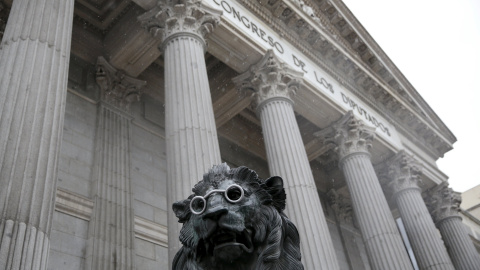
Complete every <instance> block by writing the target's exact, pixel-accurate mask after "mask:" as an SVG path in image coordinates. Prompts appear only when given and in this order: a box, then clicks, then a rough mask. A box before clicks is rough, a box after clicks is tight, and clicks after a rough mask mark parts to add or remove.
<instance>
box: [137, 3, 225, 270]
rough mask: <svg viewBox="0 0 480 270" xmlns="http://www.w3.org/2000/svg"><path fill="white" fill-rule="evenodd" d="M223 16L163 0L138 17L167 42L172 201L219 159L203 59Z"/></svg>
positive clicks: (174, 243) (173, 233)
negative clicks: (207, 35) (208, 37)
mask: <svg viewBox="0 0 480 270" xmlns="http://www.w3.org/2000/svg"><path fill="white" fill-rule="evenodd" d="M171 2H179V3H180V2H181V4H175V3H171ZM220 15H221V12H219V11H216V10H213V9H211V8H208V7H206V6H204V5H203V4H202V3H201V1H190V0H187V1H159V2H158V5H157V6H156V7H155V8H154V9H152V10H150V11H149V12H147V13H145V14H143V15H142V16H140V17H139V20H140V21H141V22H142V24H143V25H144V27H145V28H147V30H148V31H149V32H150V33H152V35H153V36H155V37H156V38H160V39H162V40H163V42H162V45H161V48H160V49H161V50H162V52H163V57H164V68H165V117H166V119H165V120H166V121H165V137H166V142H167V166H168V172H167V179H168V181H167V186H168V198H167V200H168V205H173V203H174V202H176V201H179V200H181V199H185V198H187V197H188V196H189V195H190V194H191V193H192V192H191V189H192V187H193V186H194V184H195V183H197V182H198V181H199V180H200V179H202V176H203V174H204V173H206V172H208V170H209V169H210V168H211V167H212V166H213V165H214V164H220V163H221V158H220V150H219V144H218V138H217V129H216V126H215V118H214V115H213V106H212V98H211V95H210V87H209V84H208V77H207V69H206V65H205V57H204V54H205V49H206V43H205V40H204V36H205V35H206V34H207V33H209V32H211V31H212V30H213V29H214V28H215V27H216V26H217V25H218V23H219V21H220ZM168 215H169V216H168V239H169V243H168V249H169V258H170V263H171V262H172V260H173V257H174V256H175V254H176V252H177V251H178V249H179V248H180V246H181V244H180V241H179V240H178V237H179V235H180V224H179V223H178V220H177V218H176V217H175V214H174V213H173V211H171V209H170V211H169V214H168Z"/></svg>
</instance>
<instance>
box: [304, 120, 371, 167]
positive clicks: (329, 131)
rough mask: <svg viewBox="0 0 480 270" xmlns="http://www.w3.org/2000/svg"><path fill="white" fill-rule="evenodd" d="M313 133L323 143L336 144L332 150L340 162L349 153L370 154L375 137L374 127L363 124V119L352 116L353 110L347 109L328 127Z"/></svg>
mask: <svg viewBox="0 0 480 270" xmlns="http://www.w3.org/2000/svg"><path fill="white" fill-rule="evenodd" d="M313 135H314V136H315V137H317V138H319V139H320V141H321V142H322V143H323V144H334V145H335V146H336V147H335V148H334V151H335V152H336V153H337V155H338V159H339V163H340V164H341V163H342V160H343V159H344V158H345V157H347V156H349V155H351V154H355V153H363V154H367V155H370V149H371V148H372V142H373V139H374V138H375V128H374V127H370V126H367V125H365V123H364V122H363V121H361V120H359V119H358V118H356V117H355V116H354V114H353V111H349V112H347V113H346V114H345V115H344V116H342V117H341V118H340V119H339V120H337V121H336V122H334V123H332V124H331V125H330V126H329V127H327V128H325V129H323V130H321V131H318V132H316V133H314V134H313Z"/></svg>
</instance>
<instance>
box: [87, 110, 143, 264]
mask: <svg viewBox="0 0 480 270" xmlns="http://www.w3.org/2000/svg"><path fill="white" fill-rule="evenodd" d="M130 121H131V118H130V117H128V116H127V115H125V114H124V113H122V112H120V111H118V109H116V108H113V107H110V106H108V105H106V104H101V105H100V107H99V112H98V125H97V137H96V156H95V161H96V169H95V171H94V174H95V175H94V179H93V180H94V181H95V183H94V195H93V197H94V202H95V204H94V212H93V215H92V218H91V220H90V228H89V239H88V240H89V247H88V250H87V257H86V265H87V267H86V269H129V270H130V269H134V259H135V258H134V255H135V253H134V249H133V242H134V236H135V234H134V229H133V220H134V216H133V209H132V190H131V185H130V150H129V149H130V146H129V141H130Z"/></svg>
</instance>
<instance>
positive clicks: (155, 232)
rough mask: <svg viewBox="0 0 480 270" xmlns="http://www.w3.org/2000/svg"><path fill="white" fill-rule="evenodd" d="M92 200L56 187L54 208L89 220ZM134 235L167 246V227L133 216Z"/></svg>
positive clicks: (91, 211)
mask: <svg viewBox="0 0 480 270" xmlns="http://www.w3.org/2000/svg"><path fill="white" fill-rule="evenodd" d="M93 204H94V203H93V200H91V199H90V198H87V197H84V196H81V195H79V194H77V193H74V192H71V191H68V190H64V189H61V188H57V192H56V197H55V210H56V211H58V212H61V213H63V214H66V215H70V216H73V217H76V218H79V219H82V220H85V221H90V219H91V216H92V213H93ZM134 231H135V237H136V238H139V239H142V240H145V241H148V242H150V243H153V244H156V245H160V246H163V247H168V228H167V227H166V226H164V225H162V224H159V223H156V222H153V221H150V220H147V219H144V218H141V217H139V216H135V217H134Z"/></svg>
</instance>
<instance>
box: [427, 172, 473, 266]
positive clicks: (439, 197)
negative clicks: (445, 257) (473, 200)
mask: <svg viewBox="0 0 480 270" xmlns="http://www.w3.org/2000/svg"><path fill="white" fill-rule="evenodd" d="M461 201H462V197H461V196H460V194H459V193H457V192H454V191H453V190H452V189H451V188H448V183H447V182H445V183H442V184H440V185H439V186H437V187H435V188H433V189H432V190H431V191H430V192H428V193H427V205H428V208H429V210H430V213H431V215H432V218H433V220H434V221H435V224H436V225H437V228H438V229H439V230H440V233H441V234H442V238H443V241H444V242H445V246H446V247H447V251H448V253H449V254H450V259H451V260H452V262H453V265H454V266H455V269H457V270H467V269H468V270H472V269H480V256H479V255H478V253H477V250H476V249H475V246H474V245H473V242H472V239H470V236H469V235H468V233H467V231H466V230H465V227H464V225H463V223H462V218H461V217H460V215H459V214H458V211H459V210H460V203H461Z"/></svg>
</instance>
